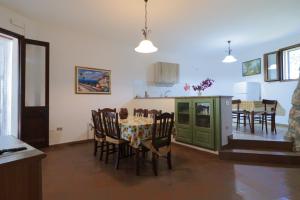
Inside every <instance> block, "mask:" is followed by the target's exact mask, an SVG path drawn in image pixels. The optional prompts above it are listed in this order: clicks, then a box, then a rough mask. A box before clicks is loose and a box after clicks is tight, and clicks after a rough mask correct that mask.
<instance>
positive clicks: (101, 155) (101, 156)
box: [99, 142, 105, 160]
mask: <svg viewBox="0 0 300 200" xmlns="http://www.w3.org/2000/svg"><path fill="white" fill-rule="evenodd" d="M104 146H105V142H101V147H100V158H99V159H100V160H102V158H103V151H104Z"/></svg>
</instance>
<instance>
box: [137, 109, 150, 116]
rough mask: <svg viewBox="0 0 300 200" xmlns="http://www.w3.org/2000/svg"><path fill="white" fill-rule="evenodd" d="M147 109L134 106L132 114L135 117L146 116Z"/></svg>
mask: <svg viewBox="0 0 300 200" xmlns="http://www.w3.org/2000/svg"><path fill="white" fill-rule="evenodd" d="M147 112H148V111H147V110H146V109H142V108H139V109H136V108H134V110H133V116H136V117H147V116H148V113H147Z"/></svg>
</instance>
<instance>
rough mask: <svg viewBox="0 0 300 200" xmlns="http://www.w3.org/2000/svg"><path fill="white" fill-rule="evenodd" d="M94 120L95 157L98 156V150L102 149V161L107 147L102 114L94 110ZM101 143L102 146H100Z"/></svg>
mask: <svg viewBox="0 0 300 200" xmlns="http://www.w3.org/2000/svg"><path fill="white" fill-rule="evenodd" d="M92 118H93V129H94V156H96V155H97V150H98V148H101V150H100V160H102V157H103V152H104V151H103V148H104V146H105V134H104V129H103V124H102V120H101V113H100V112H98V111H96V110H92ZM99 143H100V145H98V144H99Z"/></svg>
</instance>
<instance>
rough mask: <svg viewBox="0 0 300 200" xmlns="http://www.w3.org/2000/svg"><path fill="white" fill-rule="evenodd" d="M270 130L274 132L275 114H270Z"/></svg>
mask: <svg viewBox="0 0 300 200" xmlns="http://www.w3.org/2000/svg"><path fill="white" fill-rule="evenodd" d="M271 130H272V133H274V131H275V133H276V123H275V115H272V116H271Z"/></svg>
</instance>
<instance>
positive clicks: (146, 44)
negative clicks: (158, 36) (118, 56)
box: [134, 0, 158, 53]
mask: <svg viewBox="0 0 300 200" xmlns="http://www.w3.org/2000/svg"><path fill="white" fill-rule="evenodd" d="M147 3H148V0H145V28H144V29H142V32H143V36H144V40H143V41H141V42H140V44H139V46H138V47H136V48H135V49H134V50H135V51H136V52H138V53H154V52H156V51H157V50H158V48H157V47H155V46H154V45H153V43H152V42H151V41H150V40H149V39H148V35H149V34H150V32H151V30H150V29H148V13H147Z"/></svg>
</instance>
